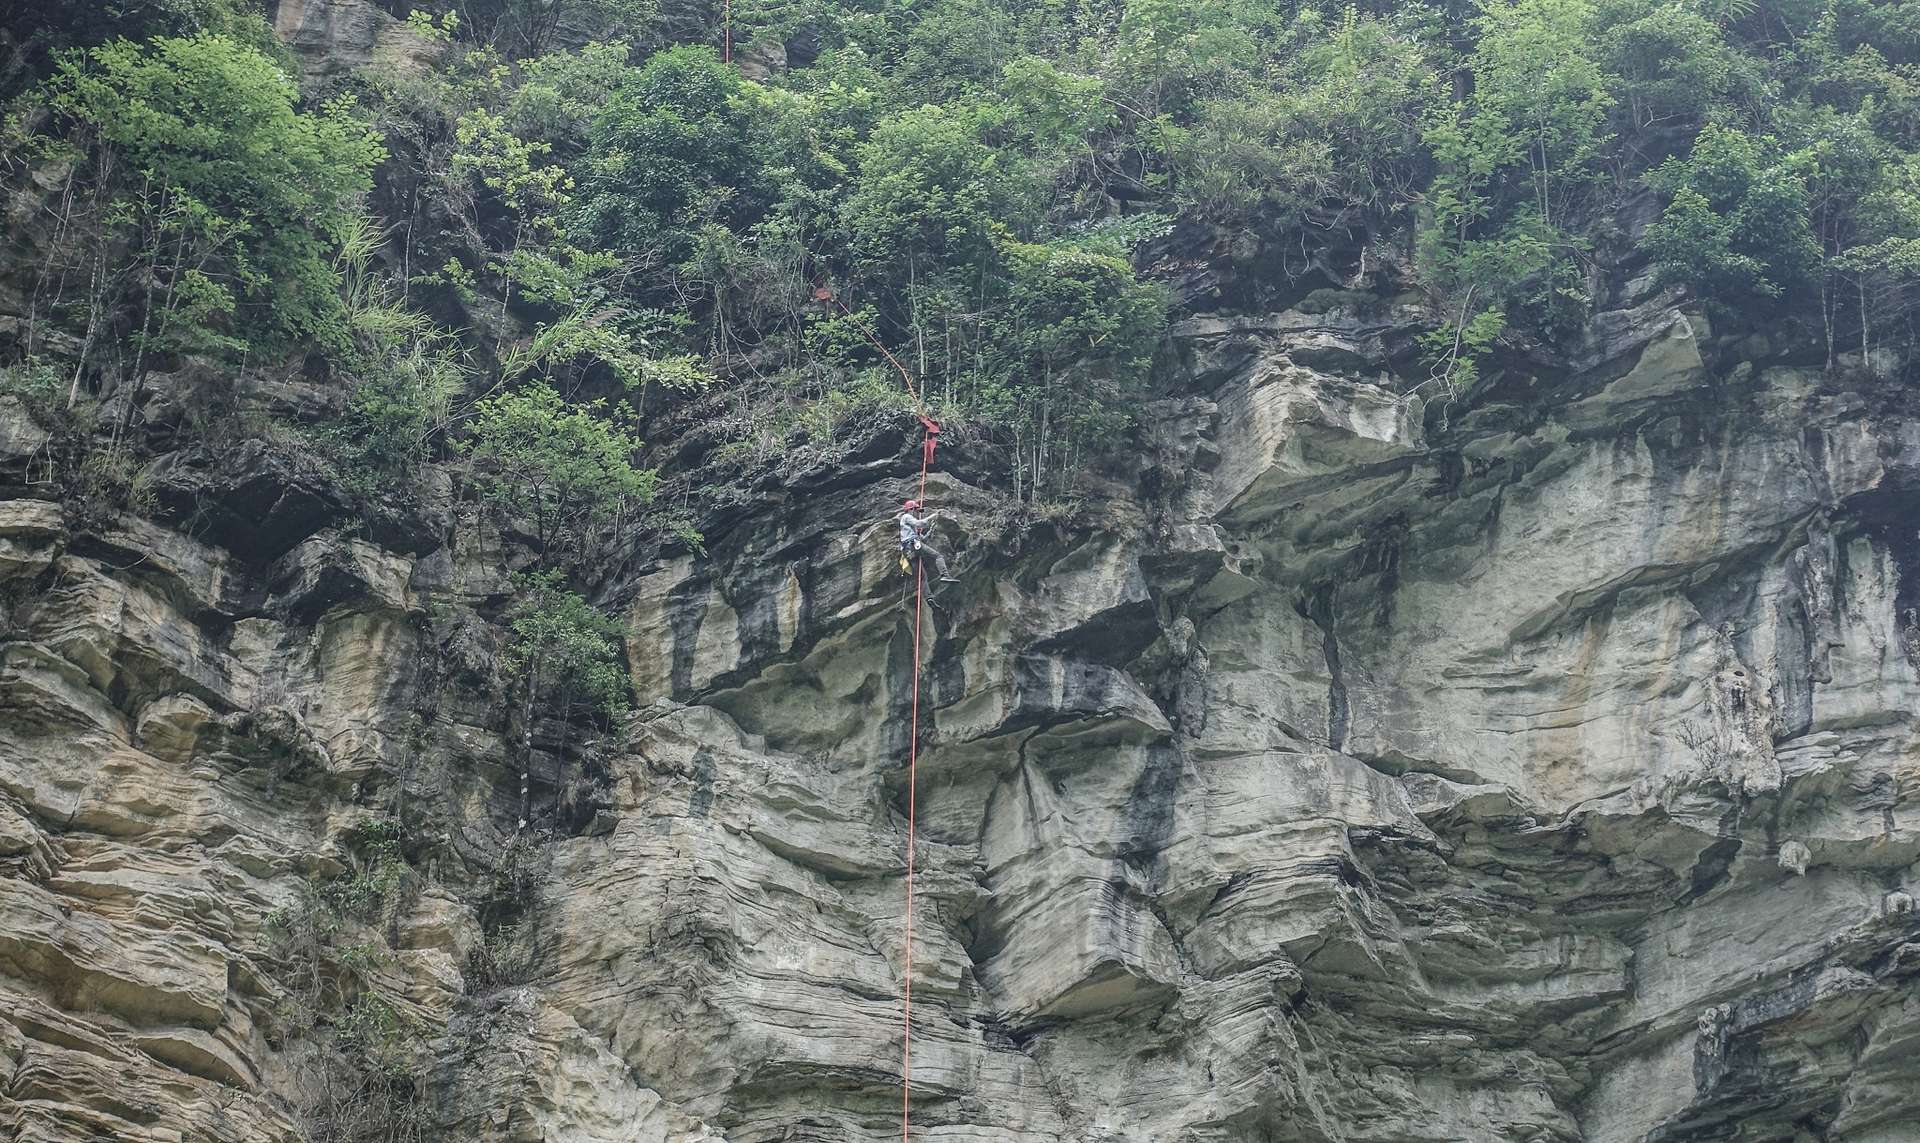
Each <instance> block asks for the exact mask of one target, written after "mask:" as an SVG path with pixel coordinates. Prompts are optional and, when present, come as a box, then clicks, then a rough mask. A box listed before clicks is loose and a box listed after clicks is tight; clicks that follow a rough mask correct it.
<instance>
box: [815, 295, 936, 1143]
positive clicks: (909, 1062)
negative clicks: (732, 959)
mask: <svg viewBox="0 0 1920 1143" xmlns="http://www.w3.org/2000/svg"><path fill="white" fill-rule="evenodd" d="M813 296H814V298H815V299H816V300H818V301H831V302H833V303H834V304H835V305H837V306H839V307H840V312H841V313H844V314H846V315H847V319H848V320H849V321H851V322H853V324H854V326H855V327H856V328H858V329H859V330H860V332H861V333H862V334H864V335H865V336H866V339H867V340H868V341H870V342H872V343H873V347H874V348H875V349H878V350H879V351H880V352H881V354H882V355H884V356H885V357H886V359H887V360H888V361H889V362H891V363H892V364H893V367H894V368H895V369H897V370H899V372H900V379H901V380H902V381H905V382H906V383H907V394H908V395H909V396H911V397H912V398H913V405H914V409H915V410H916V412H915V414H914V415H915V416H917V417H919V418H920V428H921V430H922V433H923V435H922V438H921V441H920V492H919V495H918V496H916V497H915V500H916V501H917V502H918V503H919V504H921V505H925V504H926V502H927V472H928V470H929V469H931V468H932V467H933V452H934V449H935V447H936V446H937V445H938V444H939V441H940V425H939V423H938V422H936V421H935V420H934V419H933V418H932V417H929V416H927V406H926V403H925V402H923V401H921V400H920V387H919V386H917V385H915V384H914V382H913V374H911V373H909V372H907V367H906V366H904V365H902V364H900V359H899V358H897V357H895V356H894V355H893V354H892V353H891V352H890V351H889V350H888V349H887V347H886V346H884V345H882V344H881V343H880V339H879V338H877V337H875V336H874V335H873V333H872V331H870V330H868V329H867V327H866V326H865V324H863V323H862V322H861V321H860V319H858V318H856V317H854V316H853V311H852V310H849V309H848V308H847V307H846V304H845V303H844V302H842V301H841V300H840V299H839V298H836V297H834V295H833V291H832V290H829V289H827V288H826V287H825V286H817V287H815V288H814V291H813ZM918 551H919V547H918V545H916V546H915V553H916V558H915V559H914V560H913V699H912V712H913V713H912V716H911V719H910V725H909V729H908V732H907V931H906V946H905V951H904V953H903V954H902V958H901V959H902V960H903V961H904V966H905V967H904V971H903V972H902V973H901V978H902V980H903V982H904V987H903V990H902V992H903V995H902V1003H901V1010H900V1143H910V1141H911V1132H912V1127H913V867H914V860H913V843H914V820H915V817H916V815H917V813H918V810H919V805H918V796H919V790H920V781H919V777H920V774H919V771H920V631H921V628H922V627H923V626H924V624H925V618H924V617H925V613H926V601H927V565H926V560H925V558H924V557H919V556H918ZM901 561H902V563H903V564H904V563H905V562H906V553H905V552H904V551H903V552H902V553H901ZM901 570H903V571H904V570H906V569H905V568H904V567H903V568H902V569H901Z"/></svg>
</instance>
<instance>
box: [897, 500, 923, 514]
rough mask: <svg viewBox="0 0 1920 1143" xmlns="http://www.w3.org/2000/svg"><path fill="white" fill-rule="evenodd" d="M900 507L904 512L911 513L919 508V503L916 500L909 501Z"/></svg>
mask: <svg viewBox="0 0 1920 1143" xmlns="http://www.w3.org/2000/svg"><path fill="white" fill-rule="evenodd" d="M900 507H901V508H902V509H904V510H905V511H908V512H911V511H913V510H914V509H915V508H918V507H920V502H919V501H918V500H909V501H907V502H906V503H905V504H902V505H900Z"/></svg>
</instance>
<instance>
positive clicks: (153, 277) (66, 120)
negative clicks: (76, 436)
mask: <svg viewBox="0 0 1920 1143" xmlns="http://www.w3.org/2000/svg"><path fill="white" fill-rule="evenodd" d="M297 94H298V93H297V91H296V89H295V87H294V84H293V81H292V80H291V79H289V78H288V76H287V75H286V74H285V73H284V72H283V71H281V69H280V68H279V66H278V65H277V64H276V63H275V62H274V61H273V60H272V59H270V58H268V57H267V56H265V55H263V54H262V53H261V52H259V51H258V50H256V49H254V48H252V47H248V46H246V45H244V44H240V43H238V42H236V41H233V40H231V39H227V38H224V37H221V36H215V35H200V36H194V37H190V38H173V37H163V38H160V39H156V40H154V41H152V42H151V43H149V44H145V45H136V44H132V43H129V42H127V41H124V40H118V41H114V42H112V43H108V44H104V45H102V46H100V47H97V48H94V49H92V50H91V51H88V52H86V53H84V54H75V55H71V56H68V57H66V58H65V59H63V60H62V61H61V63H60V65H59V67H58V69H57V71H56V72H55V73H54V75H53V77H52V78H51V79H50V80H49V81H48V82H47V84H46V85H45V87H44V88H43V91H42V95H43V97H44V99H45V101H46V104H47V106H48V107H49V108H50V110H51V111H52V112H53V122H54V125H55V128H56V131H57V134H56V135H55V136H53V137H51V138H48V139H46V140H45V141H44V144H43V146H44V149H45V152H46V153H47V154H48V155H49V156H50V157H63V158H64V161H65V162H66V163H68V164H70V166H69V168H68V170H69V172H70V173H69V174H68V176H67V177H68V178H70V179H72V180H73V181H74V183H76V184H79V185H82V186H84V187H85V190H86V192H87V194H86V198H85V200H84V201H85V204H86V207H87V210H88V212H89V216H88V217H84V218H82V217H79V216H78V215H77V213H72V212H70V213H68V214H65V215H63V217H62V219H61V225H60V227H59V236H58V238H57V240H56V257H55V258H54V260H53V261H52V263H51V264H50V265H49V267H48V272H49V274H50V275H51V277H50V278H48V277H43V279H42V282H41V284H40V288H41V291H42V292H44V293H46V294H48V295H50V301H51V303H52V305H51V308H53V309H54V310H55V311H56V312H61V313H65V312H68V311H78V313H80V314H84V317H83V318H81V319H80V322H79V327H80V328H79V334H80V339H81V344H80V347H79V350H78V354H77V356H78V362H77V364H76V366H75V373H74V379H73V384H72V386H71V387H70V390H69V403H71V402H72V401H74V400H77V398H78V394H79V387H80V382H81V379H82V377H83V376H84V375H85V373H86V371H87V370H88V368H89V366H90V364H92V363H93V358H94V355H95V354H96V353H97V352H101V351H110V352H114V353H116V354H117V355H118V357H119V361H118V366H119V374H120V379H121V381H122V382H123V383H124V384H127V385H130V386H131V393H130V394H128V395H127V396H126V397H125V398H124V399H125V401H126V407H125V411H124V413H123V420H124V419H125V418H128V417H131V415H132V413H133V407H134V405H135V403H137V401H138V398H139V395H140V392H141V390H142V389H143V387H144V385H145V380H146V377H147V374H148V372H149V371H150V370H151V369H153V368H154V366H155V365H156V363H157V362H159V361H162V360H170V359H173V358H176V357H178V356H180V355H203V356H213V357H238V356H240V355H241V354H242V353H243V352H245V351H247V350H248V349H250V348H254V347H258V348H262V349H278V348H283V347H286V346H289V345H291V344H293V343H295V342H298V341H301V340H308V341H319V342H322V343H326V344H334V343H337V342H338V340H339V338H340V337H341V336H342V332H343V331H342V329H341V324H340V314H341V301H340V293H339V289H338V278H339V275H338V270H337V269H336V267H335V264H334V261H333V255H334V253H335V251H336V250H337V249H338V248H339V246H340V243H341V241H342V239H343V238H344V236H345V235H346V234H347V232H348V231H349V229H350V228H351V226H352V225H353V223H354V220H355V219H356V218H357V216H358V212H359V209H360V207H359V201H360V197H361V196H362V195H363V194H364V193H365V192H366V191H367V190H368V189H369V188H370V187H371V185H372V179H371V174H372V170H373V166H374V164H375V163H376V162H377V161H378V160H379V158H380V156H381V154H382V151H381V147H380V144H379V142H378V140H377V139H375V138H374V137H373V136H372V134H370V133H369V132H368V131H367V130H366V129H365V128H364V127H362V126H360V125H359V124H357V123H356V122H355V121H354V120H353V118H352V117H351V115H350V114H349V112H348V109H347V108H346V106H345V105H342V104H334V105H329V106H328V107H327V108H325V109H322V110H321V111H318V112H305V111H301V110H299V109H298V108H297ZM67 201H68V202H69V203H71V202H74V201H76V200H75V199H74V198H73V197H72V196H69V198H68V199H67ZM81 282H84V283H85V285H84V287H80V286H79V283H81ZM75 288H78V289H79V293H78V295H77V296H75V294H74V290H75ZM122 315H125V320H124V322H123V321H122V320H121V317H122ZM122 346H124V347H125V348H124V351H122V350H121V347H122Z"/></svg>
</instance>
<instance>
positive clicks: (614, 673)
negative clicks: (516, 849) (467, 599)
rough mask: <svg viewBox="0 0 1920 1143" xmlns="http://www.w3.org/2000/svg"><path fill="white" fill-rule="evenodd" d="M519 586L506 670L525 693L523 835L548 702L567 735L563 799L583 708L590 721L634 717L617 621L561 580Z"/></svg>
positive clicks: (557, 764)
mask: <svg viewBox="0 0 1920 1143" xmlns="http://www.w3.org/2000/svg"><path fill="white" fill-rule="evenodd" d="M514 586H515V588H516V590H517V593H518V596H517V598H516V600H515V602H514V605H513V607H512V609H511V610H509V611H508V613H507V627H508V631H509V637H508V641H507V653H506V664H507V669H508V671H509V672H510V673H511V675H512V676H513V677H514V678H515V679H517V680H518V682H519V685H520V693H521V708H520V823H519V828H521V829H525V828H526V827H527V825H528V823H529V822H530V821H531V817H532V812H533V762H534V743H533V732H534V723H535V717H536V714H535V712H536V710H537V709H538V708H539V705H540V702H541V700H542V699H545V700H546V709H548V710H550V711H553V712H554V713H555V714H556V715H557V716H558V721H559V725H560V728H561V735H562V737H561V740H560V742H559V743H558V744H557V745H556V747H555V750H554V761H553V775H552V780H553V786H554V789H555V791H556V794H555V796H556V798H557V797H559V796H560V794H559V791H560V790H561V788H562V786H563V782H562V776H563V770H564V767H565V765H566V750H567V745H568V743H567V736H568V734H569V733H570V731H571V728H572V723H573V718H574V713H575V710H576V704H577V705H578V707H579V708H581V712H582V713H586V714H589V715H590V716H596V717H602V718H611V717H615V716H617V715H619V714H621V713H623V712H624V711H625V710H626V709H627V704H628V696H629V694H630V687H629V685H628V681H627V674H626V661H625V657H624V646H625V644H624V641H623V639H624V633H623V632H622V630H621V628H620V625H619V623H618V621H616V620H614V619H613V618H611V617H609V616H607V615H604V614H602V613H601V612H600V611H599V610H598V609H596V608H595V607H594V606H593V605H592V604H590V603H588V602H587V600H586V598H585V597H584V596H582V595H580V594H579V593H578V592H574V591H571V590H569V589H567V587H566V586H565V583H564V580H563V579H562V578H561V576H560V574H559V573H558V572H552V571H548V572H535V573H531V574H524V575H521V576H518V577H516V579H515V583H514Z"/></svg>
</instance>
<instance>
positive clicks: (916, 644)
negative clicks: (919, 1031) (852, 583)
mask: <svg viewBox="0 0 1920 1143" xmlns="http://www.w3.org/2000/svg"><path fill="white" fill-rule="evenodd" d="M903 372H904V371H903ZM915 396H916V400H917V399H918V395H917V394H916V395H915ZM920 424H921V425H922V426H923V427H925V429H926V438H925V439H924V440H923V441H921V444H920V501H921V503H923V504H924V503H925V502H926V499H927V469H929V468H931V467H932V466H933V449H934V445H935V444H936V443H938V441H939V439H940V426H939V425H937V424H935V423H934V422H933V421H932V420H930V419H929V418H928V417H927V416H926V414H924V413H922V414H921V415H920ZM926 596H927V564H926V561H925V560H915V561H913V720H912V728H911V730H910V731H909V733H908V736H907V943H906V957H905V960H906V971H905V974H904V978H905V980H906V1002H905V1004H904V1006H903V1007H902V1010H901V1017H900V1143H909V1139H910V1132H911V1129H912V1125H913V840H914V839H913V823H914V818H915V812H916V810H917V809H918V808H919V807H918V805H917V804H916V802H917V797H918V793H919V788H920V783H919V777H920V773H919V771H920V629H921V626H922V622H923V621H922V618H921V616H922V613H923V611H924V610H925V607H926Z"/></svg>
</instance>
